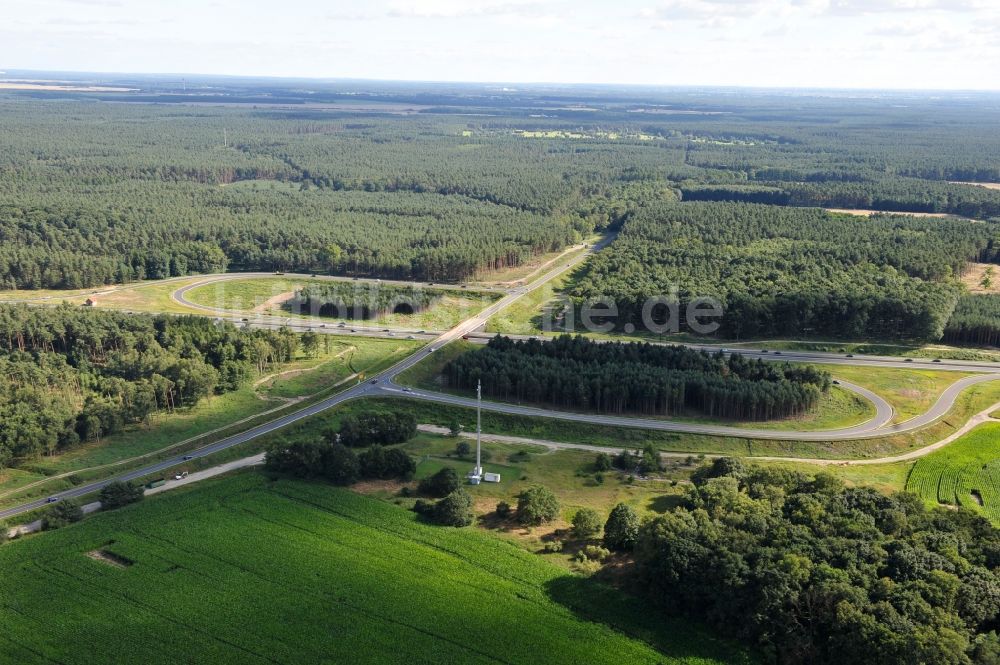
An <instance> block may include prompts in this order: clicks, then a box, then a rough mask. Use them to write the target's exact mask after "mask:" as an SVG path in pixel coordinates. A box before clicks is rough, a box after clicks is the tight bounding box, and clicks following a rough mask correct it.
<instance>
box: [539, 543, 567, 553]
mask: <svg viewBox="0 0 1000 665" xmlns="http://www.w3.org/2000/svg"><path fill="white" fill-rule="evenodd" d="M542 550H544V551H545V552H548V553H549V554H554V553H556V552H562V551H563V541H561V540H550V541H549V542H547V543H545V546H544V547H542Z"/></svg>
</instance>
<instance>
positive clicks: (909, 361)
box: [903, 358, 913, 363]
mask: <svg viewBox="0 0 1000 665" xmlns="http://www.w3.org/2000/svg"><path fill="white" fill-rule="evenodd" d="M903 362H904V363H912V362H913V358H903Z"/></svg>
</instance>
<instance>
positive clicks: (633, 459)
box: [611, 450, 639, 471]
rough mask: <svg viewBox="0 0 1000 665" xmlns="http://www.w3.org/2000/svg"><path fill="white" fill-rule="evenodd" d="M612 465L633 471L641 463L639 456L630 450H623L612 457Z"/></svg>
mask: <svg viewBox="0 0 1000 665" xmlns="http://www.w3.org/2000/svg"><path fill="white" fill-rule="evenodd" d="M611 465H612V466H613V467H614V468H616V469H621V470H622V471H631V470H632V469H634V468H635V467H637V466H638V465H639V456H638V455H636V454H635V453H633V452H632V451H630V450H622V451H621V452H620V453H618V454H617V455H615V456H614V457H613V458H612V459H611Z"/></svg>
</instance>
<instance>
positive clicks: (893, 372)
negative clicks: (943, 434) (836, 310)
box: [815, 364, 970, 423]
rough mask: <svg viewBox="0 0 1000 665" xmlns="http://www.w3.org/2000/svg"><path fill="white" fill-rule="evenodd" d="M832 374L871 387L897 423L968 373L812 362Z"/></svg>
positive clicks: (921, 409) (924, 407)
mask: <svg viewBox="0 0 1000 665" xmlns="http://www.w3.org/2000/svg"><path fill="white" fill-rule="evenodd" d="M815 366H816V367H821V368H823V369H825V370H827V371H828V372H830V374H832V375H833V376H835V377H837V378H842V379H845V380H847V381H850V382H851V383H856V384H858V385H859V386H862V387H863V388H867V389H868V390H871V391H872V392H873V393H875V394H876V395H879V396H880V397H882V398H883V399H885V401H887V402H889V404H890V405H892V409H893V411H894V412H895V414H894V416H893V420H892V422H894V423H901V422H904V421H906V420H909V419H910V418H913V417H914V416H919V415H920V414H922V413H925V412H926V411H927V410H928V409H930V408H931V407H932V406H933V405H934V403H935V402H936V401H937V400H938V398H939V397H940V396H941V393H943V392H944V391H945V389H946V388H947V387H948V386H950V385H951V384H953V383H955V382H956V381H958V380H959V379H962V378H964V377H966V376H970V374H969V373H963V372H949V371H943V370H932V369H896V368H892V367H865V366H855V365H821V364H816V365H815Z"/></svg>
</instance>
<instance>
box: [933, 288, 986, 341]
mask: <svg viewBox="0 0 1000 665" xmlns="http://www.w3.org/2000/svg"><path fill="white" fill-rule="evenodd" d="M942 341H944V342H948V343H950V344H978V345H988V346H1000V294H996V293H989V294H972V295H967V296H963V297H962V298H961V299H960V300H959V301H958V305H957V306H956V307H955V312H954V314H952V315H951V319H950V320H949V321H948V325H947V326H946V327H945V329H944V337H943V338H942Z"/></svg>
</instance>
